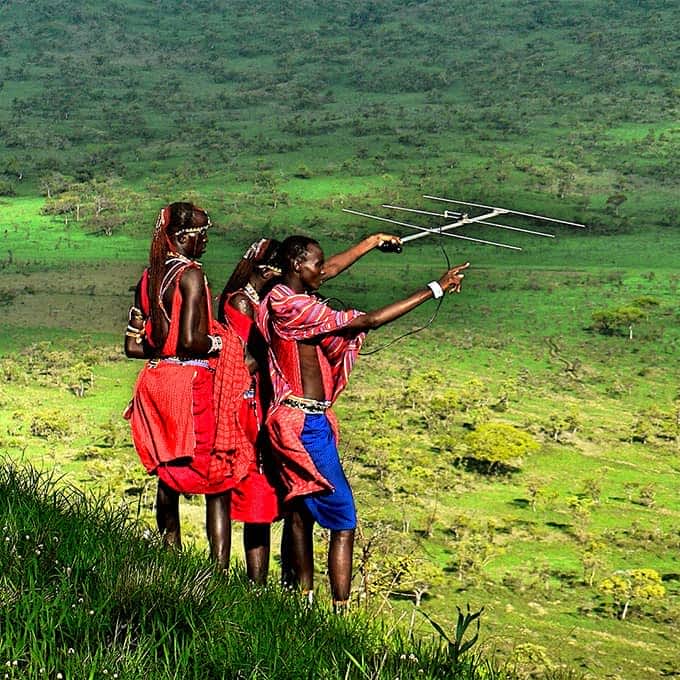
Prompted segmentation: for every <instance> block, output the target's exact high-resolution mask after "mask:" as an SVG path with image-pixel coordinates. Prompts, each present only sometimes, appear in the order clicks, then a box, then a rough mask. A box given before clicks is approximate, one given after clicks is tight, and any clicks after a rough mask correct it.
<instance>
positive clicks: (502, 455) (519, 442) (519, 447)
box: [465, 423, 539, 471]
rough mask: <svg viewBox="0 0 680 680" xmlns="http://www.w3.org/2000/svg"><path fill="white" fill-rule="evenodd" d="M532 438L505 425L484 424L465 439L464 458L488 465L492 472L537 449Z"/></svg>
mask: <svg viewBox="0 0 680 680" xmlns="http://www.w3.org/2000/svg"><path fill="white" fill-rule="evenodd" d="M538 446H539V445H538V443H537V442H536V441H535V440H534V439H533V437H532V436H531V435H530V434H528V433H527V432H524V431H523V430H520V429H518V428H516V427H514V426H513V425H509V424H507V423H484V424H483V425H480V426H479V427H478V428H477V429H476V430H474V431H473V432H470V433H468V435H467V436H466V438H465V447H466V456H465V457H466V458H472V459H474V460H478V461H486V462H488V463H489V470H490V471H493V470H494V469H495V468H497V467H498V466H499V465H502V464H508V463H510V462H517V461H519V460H521V459H522V458H523V457H524V456H525V455H526V454H528V453H530V452H532V451H535V450H536V449H538Z"/></svg>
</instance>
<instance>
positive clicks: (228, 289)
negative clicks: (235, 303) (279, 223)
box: [218, 238, 281, 321]
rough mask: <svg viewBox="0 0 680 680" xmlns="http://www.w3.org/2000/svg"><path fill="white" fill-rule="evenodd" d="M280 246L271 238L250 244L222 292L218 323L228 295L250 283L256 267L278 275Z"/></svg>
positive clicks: (222, 314)
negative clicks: (273, 270) (273, 271)
mask: <svg viewBox="0 0 680 680" xmlns="http://www.w3.org/2000/svg"><path fill="white" fill-rule="evenodd" d="M280 245H281V243H280V242H279V241H277V240H276V239H273V238H272V239H269V238H261V239H260V240H259V241H255V242H254V243H251V244H250V246H249V247H248V249H247V250H246V252H245V253H243V257H242V258H241V260H240V261H239V263H238V264H237V265H236V267H235V268H234V271H233V272H232V274H231V276H230V277H229V280H228V281H227V283H226V284H225V286H224V290H223V291H222V295H221V297H220V304H219V308H218V318H219V319H220V321H224V318H223V317H224V304H225V302H226V300H227V297H229V294H230V293H234V292H236V291H237V290H241V288H243V287H244V286H245V285H246V283H248V281H250V276H251V274H252V273H253V271H254V270H255V269H256V268H257V267H269V268H270V269H275V270H277V271H278V273H279V275H280V273H281V272H280V271H279V270H280V264H279V262H278V252H279V246H280Z"/></svg>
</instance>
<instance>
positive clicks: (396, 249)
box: [378, 241, 403, 253]
mask: <svg viewBox="0 0 680 680" xmlns="http://www.w3.org/2000/svg"><path fill="white" fill-rule="evenodd" d="M378 250H381V251H382V252H383V253H400V252H401V251H402V250H403V248H402V247H401V244H400V243H392V241H383V242H382V243H381V244H380V245H379V246H378Z"/></svg>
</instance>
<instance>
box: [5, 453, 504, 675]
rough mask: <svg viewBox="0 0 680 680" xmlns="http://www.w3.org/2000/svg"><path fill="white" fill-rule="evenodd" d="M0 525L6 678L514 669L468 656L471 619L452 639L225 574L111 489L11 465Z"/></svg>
mask: <svg viewBox="0 0 680 680" xmlns="http://www.w3.org/2000/svg"><path fill="white" fill-rule="evenodd" d="M0 524H2V531H1V533H0V536H1V537H2V542H1V543H0V569H1V570H2V578H1V579H0V630H2V635H1V636H0V659H1V660H2V662H3V664H2V666H3V672H4V677H6V678H38V677H43V676H44V677H48V678H65V679H68V678H100V677H107V676H108V677H111V678H121V679H123V678H140V679H141V678H149V677H153V678H196V679H199V678H200V679H201V680H204V679H211V678H215V679H217V678H236V677H242V678H290V679H291V680H293V679H295V680H297V679H298V678H310V680H311V679H312V678H339V677H343V678H366V677H371V678H394V677H396V676H399V677H403V678H431V679H435V678H442V679H444V678H451V679H453V678H459V679H460V680H474V679H475V678H482V677H483V678H485V679H488V680H493V678H499V679H500V678H502V677H507V676H506V675H505V674H504V673H503V674H502V673H500V672H496V671H494V670H493V669H492V668H491V667H490V665H489V664H487V663H483V662H482V661H481V659H479V658H478V657H477V656H476V655H473V653H472V652H470V649H471V647H472V646H473V645H474V643H475V638H471V639H468V640H465V641H463V638H464V636H465V632H466V628H467V626H468V625H469V622H468V621H462V622H460V623H459V625H458V629H457V631H456V637H455V639H454V641H453V642H448V644H447V645H446V646H443V645H442V644H441V643H440V642H438V641H437V640H436V639H433V638H431V639H430V640H429V641H424V640H422V639H419V640H414V639H409V638H408V637H407V636H403V635H401V634H399V633H398V632H396V633H395V632H394V631H390V630H389V629H387V628H385V627H381V626H380V624H379V623H375V622H371V621H370V620H369V618H368V616H367V615H366V614H364V613H359V614H356V615H352V616H348V617H346V618H342V617H338V616H335V615H333V614H332V613H330V612H329V611H328V610H327V609H323V608H321V607H318V606H309V605H306V604H304V603H303V601H302V598H300V597H299V596H297V595H295V594H291V593H285V592H281V591H280V590H279V589H277V588H273V587H272V588H253V587H249V586H248V585H247V583H246V579H245V575H244V574H243V573H241V572H236V573H234V574H232V575H231V577H230V579H229V580H227V579H226V578H225V576H224V575H222V574H219V573H215V572H214V571H213V568H212V567H211V566H209V565H207V564H206V563H205V560H204V559H200V558H199V557H198V556H197V555H195V554H194V555H191V554H190V555H178V554H173V553H172V552H168V551H165V550H163V549H162V548H161V546H160V542H159V541H157V540H156V539H154V538H153V536H151V535H149V533H148V531H144V532H142V531H141V529H140V528H138V527H137V526H136V525H134V524H133V523H131V522H130V518H129V517H128V516H127V514H126V513H125V512H124V511H121V510H120V509H118V510H116V509H112V508H110V507H109V506H108V505H107V503H106V501H105V500H104V499H102V498H96V497H93V496H90V495H88V494H85V493H83V492H81V491H79V490H78V489H76V488H73V487H66V488H58V486H57V484H56V480H55V479H54V478H52V477H49V476H46V475H40V474H36V473H35V472H34V471H31V470H30V469H24V470H20V469H17V468H16V467H15V466H13V465H12V464H10V463H7V462H4V463H3V464H2V466H0ZM468 613H469V612H468ZM478 615H479V614H477V616H478ZM436 625H437V628H438V630H441V632H442V634H443V635H445V632H444V630H443V629H441V628H440V627H439V624H436ZM466 652H468V653H467V654H466Z"/></svg>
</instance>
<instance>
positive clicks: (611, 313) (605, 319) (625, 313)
mask: <svg viewBox="0 0 680 680" xmlns="http://www.w3.org/2000/svg"><path fill="white" fill-rule="evenodd" d="M644 316H645V313H644V312H643V311H642V310H641V309H640V308H639V307H634V306H632V305H631V306H628V307H617V308H615V309H599V310H595V311H594V312H593V314H592V319H593V325H592V327H591V328H592V329H593V330H595V331H597V332H598V333H601V334H602V335H626V334H627V333H628V330H629V328H630V326H631V324H633V323H635V322H636V321H639V320H640V319H642V318H644Z"/></svg>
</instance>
